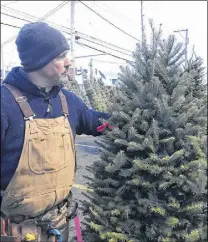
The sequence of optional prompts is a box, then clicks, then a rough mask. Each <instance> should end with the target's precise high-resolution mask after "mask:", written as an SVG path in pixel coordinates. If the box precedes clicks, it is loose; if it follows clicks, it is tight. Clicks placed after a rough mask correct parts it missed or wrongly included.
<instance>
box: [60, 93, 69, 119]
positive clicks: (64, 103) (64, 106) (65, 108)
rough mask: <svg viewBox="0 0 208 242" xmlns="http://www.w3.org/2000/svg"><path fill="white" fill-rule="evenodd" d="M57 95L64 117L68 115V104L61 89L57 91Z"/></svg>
mask: <svg viewBox="0 0 208 242" xmlns="http://www.w3.org/2000/svg"><path fill="white" fill-rule="evenodd" d="M59 97H60V99H61V106H62V112H63V114H64V116H65V117H66V116H68V115H69V110H68V104H67V101H66V97H65V95H64V94H63V92H62V91H61V90H60V92H59Z"/></svg>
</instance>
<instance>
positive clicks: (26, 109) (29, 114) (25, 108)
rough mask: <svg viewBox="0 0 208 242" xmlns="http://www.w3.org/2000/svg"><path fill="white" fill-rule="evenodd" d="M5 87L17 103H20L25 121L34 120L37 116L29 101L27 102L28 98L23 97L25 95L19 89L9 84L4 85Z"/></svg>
mask: <svg viewBox="0 0 208 242" xmlns="http://www.w3.org/2000/svg"><path fill="white" fill-rule="evenodd" d="M2 85H3V86H5V87H6V88H7V89H8V90H9V91H10V92H11V93H12V95H13V96H14V98H15V100H16V102H17V103H18V105H19V107H20V109H21V110H22V112H23V114H24V119H25V120H28V119H30V120H31V119H32V118H33V117H34V116H35V114H34V113H33V111H32V109H31V107H30V105H29V103H28V101H27V97H26V96H23V94H22V93H21V91H20V90H19V89H17V88H16V87H14V86H12V85H10V84H7V83H3V84H2Z"/></svg>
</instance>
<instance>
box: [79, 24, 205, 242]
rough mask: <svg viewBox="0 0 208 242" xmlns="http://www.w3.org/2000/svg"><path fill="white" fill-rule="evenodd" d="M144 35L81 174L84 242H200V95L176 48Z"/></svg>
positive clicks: (202, 209) (174, 44)
mask: <svg viewBox="0 0 208 242" xmlns="http://www.w3.org/2000/svg"><path fill="white" fill-rule="evenodd" d="M151 29H152V37H151V38H150V43H148V44H147V42H146V41H145V43H143V45H140V44H138V45H137V49H136V51H135V53H134V60H135V62H134V63H133V64H132V66H131V67H126V68H123V69H122V70H121V74H120V81H121V85H120V90H117V95H116V97H115V102H114V103H113V104H112V107H111V111H112V117H111V119H110V122H111V124H112V125H113V126H114V128H113V129H112V130H111V131H108V132H106V134H105V136H103V137H102V138H101V141H100V142H99V144H100V145H101V147H102V148H103V151H102V153H101V157H100V159H99V160H98V161H96V162H95V163H94V164H93V165H92V166H90V167H88V170H89V171H90V172H91V174H92V175H93V176H92V177H87V179H88V185H89V187H90V188H92V189H93V192H91V193H87V194H86V193H85V196H86V200H85V201H83V209H84V214H85V215H86V220H85V223H84V226H85V227H84V231H83V235H84V241H86V242H121V241H125V242H205V241H207V238H206V234H207V230H206V226H207V218H206V214H207V210H206V192H207V190H206V168H207V157H206V142H205V135H206V133H207V132H206V123H207V116H206V115H207V113H206V110H207V100H206V96H205V95H201V96H198V95H197V96H196V95H195V94H194V90H193V89H192V88H191V89H190V87H192V84H193V82H194V78H195V75H194V74H193V72H190V71H187V70H184V66H183V59H184V50H183V47H182V44H180V43H177V41H176V39H175V37H174V36H169V37H168V38H167V39H162V35H161V31H160V30H159V31H156V30H155V28H154V26H153V25H152V24H151ZM190 90H191V91H190ZM201 91H202V92H205V90H201Z"/></svg>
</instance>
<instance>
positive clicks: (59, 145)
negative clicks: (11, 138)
mask: <svg viewBox="0 0 208 242" xmlns="http://www.w3.org/2000/svg"><path fill="white" fill-rule="evenodd" d="M69 152H72V145H71V138H70V132H69V130H66V129H65V130H64V132H61V131H56V132H50V133H48V134H43V135H36V136H33V137H32V138H31V139H30V140H29V166H30V169H31V171H33V172H34V173H38V174H42V173H50V172H56V171H59V170H61V169H63V168H64V167H66V166H67V164H68V153H69Z"/></svg>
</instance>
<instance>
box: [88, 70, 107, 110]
mask: <svg viewBox="0 0 208 242" xmlns="http://www.w3.org/2000/svg"><path fill="white" fill-rule="evenodd" d="M83 83H84V88H85V91H86V95H87V97H88V99H89V102H90V105H91V107H92V108H94V109H96V110H98V111H103V112H106V111H107V110H108V105H109V103H110V94H109V92H108V90H107V88H106V86H105V85H104V83H103V81H102V80H96V79H95V78H93V77H92V78H91V79H90V78H88V76H87V74H84V75H83Z"/></svg>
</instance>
